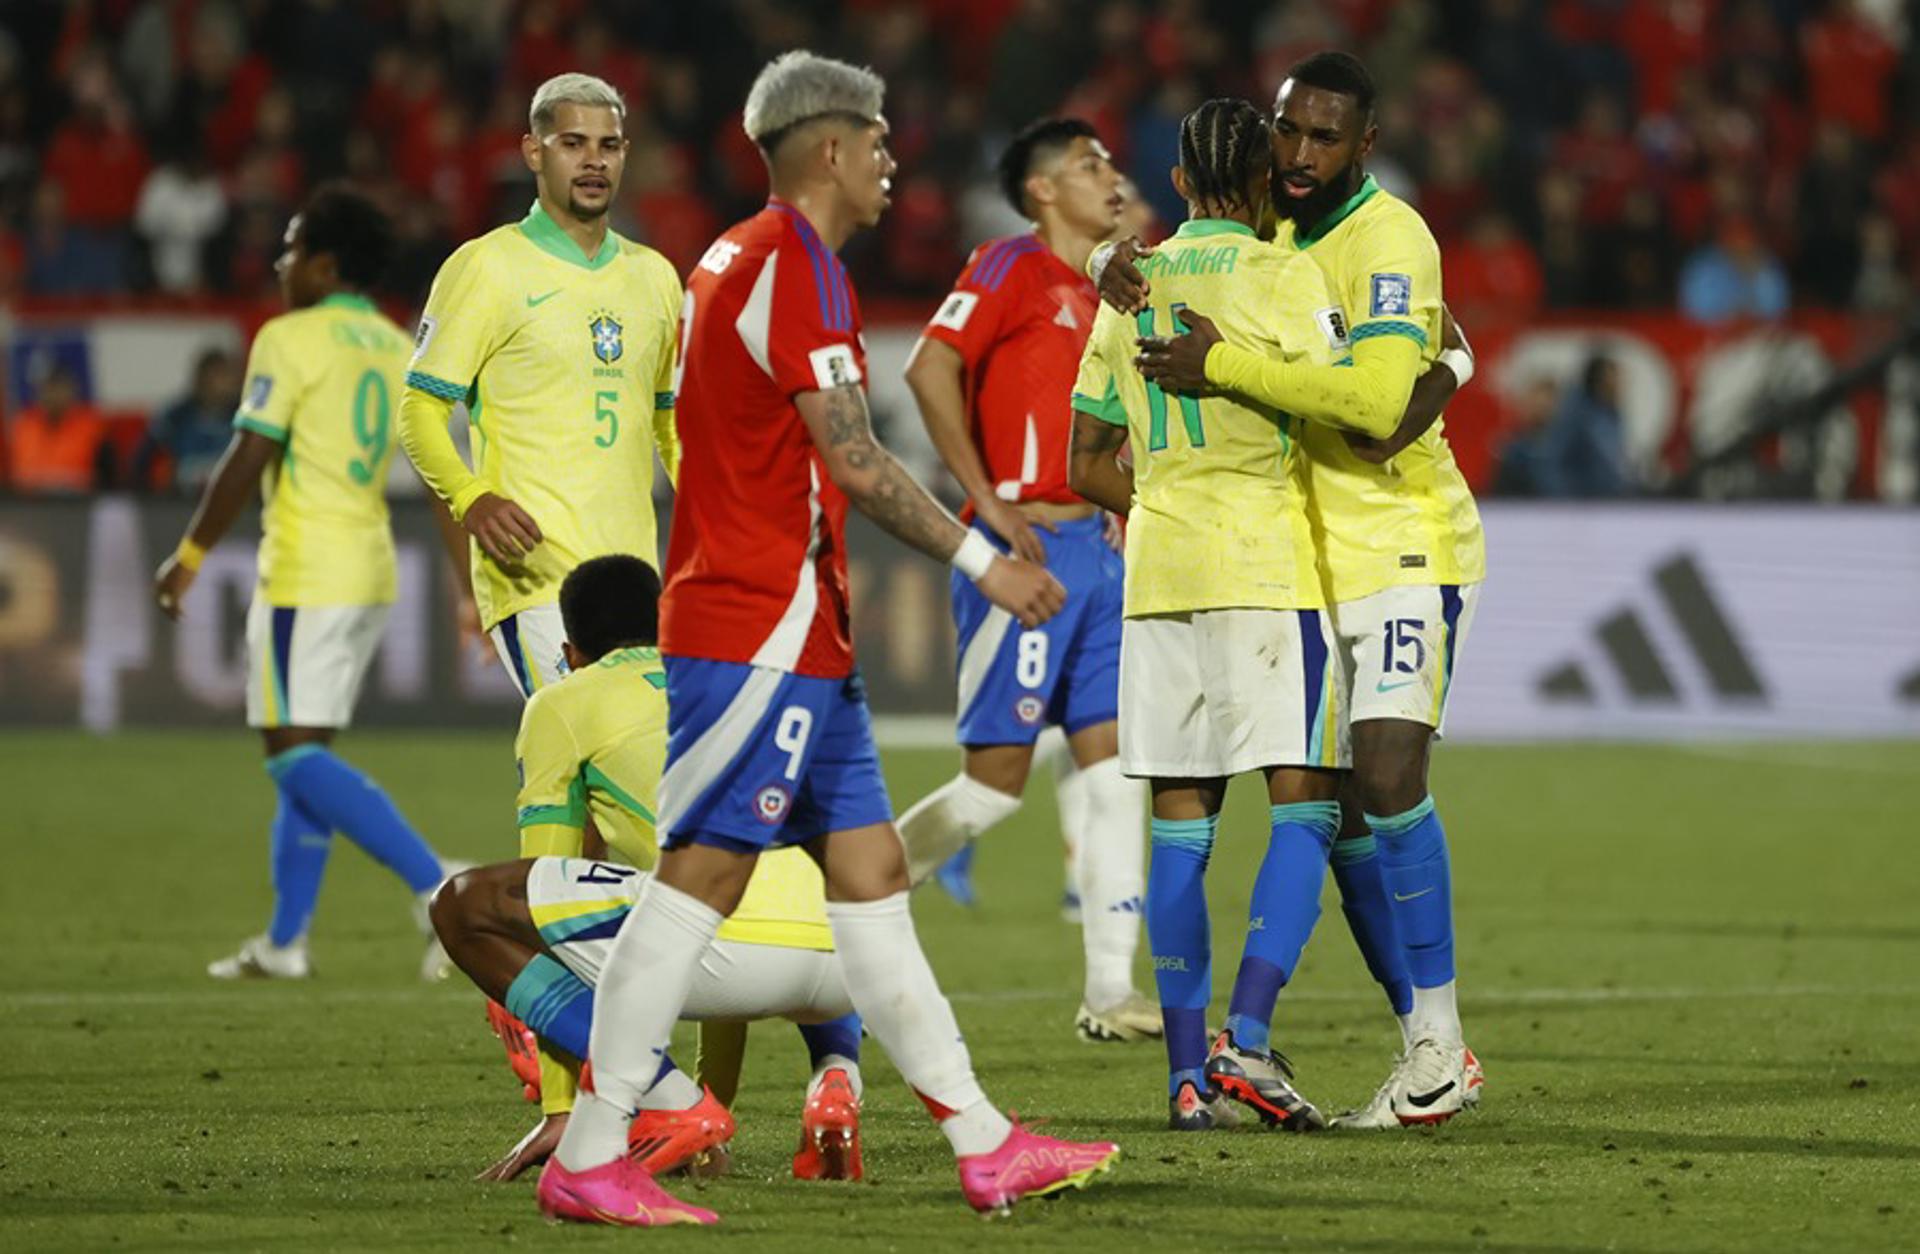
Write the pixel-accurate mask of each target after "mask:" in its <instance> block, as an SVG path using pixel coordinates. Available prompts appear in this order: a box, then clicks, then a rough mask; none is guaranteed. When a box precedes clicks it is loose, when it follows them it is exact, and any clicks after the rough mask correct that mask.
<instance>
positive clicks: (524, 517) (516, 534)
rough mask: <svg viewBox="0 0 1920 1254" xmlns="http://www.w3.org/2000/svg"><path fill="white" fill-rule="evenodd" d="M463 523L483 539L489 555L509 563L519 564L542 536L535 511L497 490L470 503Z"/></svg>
mask: <svg viewBox="0 0 1920 1254" xmlns="http://www.w3.org/2000/svg"><path fill="white" fill-rule="evenodd" d="M460 525H461V526H462V527H463V528H465V529H466V532H467V534H468V535H470V536H472V537H473V538H474V539H475V540H477V541H479V542H480V547H481V548H482V549H483V550H485V552H486V554H487V556H488V557H490V558H492V559H493V560H494V561H496V562H500V563H502V564H503V565H507V566H517V565H519V564H520V561H521V559H523V558H524V557H526V555H527V554H529V553H531V552H533V547H534V545H536V544H539V543H540V541H541V539H542V536H541V534H540V524H539V523H537V522H535V521H533V515H531V514H529V513H527V511H526V510H524V509H521V508H520V507H519V506H518V505H516V504H514V503H513V502H512V501H509V500H508V499H507V498H506V497H504V496H500V495H498V494H496V493H493V492H488V493H485V494H483V495H482V496H481V497H480V499H479V500H477V501H475V502H474V503H473V504H471V505H469V506H467V514H466V517H464V518H462V519H461V520H460Z"/></svg>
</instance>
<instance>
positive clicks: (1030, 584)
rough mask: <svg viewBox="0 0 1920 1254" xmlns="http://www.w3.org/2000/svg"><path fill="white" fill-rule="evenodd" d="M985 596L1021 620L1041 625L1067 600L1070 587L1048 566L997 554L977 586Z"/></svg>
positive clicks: (1026, 624) (1032, 625)
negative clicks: (1062, 583) (1057, 577)
mask: <svg viewBox="0 0 1920 1254" xmlns="http://www.w3.org/2000/svg"><path fill="white" fill-rule="evenodd" d="M976 586H977V587H978V588H979V589H980V593H981V595H983V596H985V597H986V598H987V600H989V601H991V602H993V603H994V604H995V605H997V606H999V607H1000V608H1001V609H1003V610H1005V611H1006V612H1007V613H1009V614H1011V615H1013V616H1014V617H1015V618H1017V619H1019V620H1020V625H1021V626H1022V627H1027V628H1033V627H1038V626H1039V625H1040V624H1041V623H1044V622H1046V621H1047V620H1048V619H1049V618H1052V617H1053V616H1054V615H1055V614H1058V613H1059V612H1060V607H1061V606H1063V605H1065V604H1066V603H1067V590H1066V589H1065V588H1063V587H1061V586H1060V581H1059V580H1058V579H1055V578H1054V577H1053V575H1052V574H1051V573H1050V572H1049V571H1048V570H1047V568H1046V567H1044V566H1036V565H1034V564H1033V563H1032V562H1023V561H1021V560H1020V559H1019V558H1017V557H996V558H994V559H993V565H991V566H989V567H987V573H986V574H984V575H982V576H981V577H980V582H979V583H978V584H977V585H976Z"/></svg>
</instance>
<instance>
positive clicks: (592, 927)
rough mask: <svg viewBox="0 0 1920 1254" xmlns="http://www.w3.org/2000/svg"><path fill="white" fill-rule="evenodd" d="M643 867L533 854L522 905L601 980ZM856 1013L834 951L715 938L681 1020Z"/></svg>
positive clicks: (546, 937) (582, 973)
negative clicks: (537, 856) (524, 901)
mask: <svg viewBox="0 0 1920 1254" xmlns="http://www.w3.org/2000/svg"><path fill="white" fill-rule="evenodd" d="M646 882H647V873H646V872H645V871H636V870H634V869H633V868H632V867H628V866H620V865H619V864H617V863H612V862H593V861H590V860H588V859H585V858H535V859H534V860H533V866H532V867H531V868H530V869H529V870H528V871H527V909H528V911H529V912H530V913H531V914H532V915H533V923H534V926H535V927H537V928H539V930H540V939H541V940H542V941H543V942H544V943H545V944H546V947H547V951H548V952H549V953H551V954H552V955H553V956H554V957H555V958H558V959H559V960H560V961H561V963H563V964H564V965H565V966H566V968H567V969H568V970H569V971H572V972H573V973H574V974H575V975H577V976H579V977H580V978H581V979H582V980H584V981H586V982H587V984H588V985H590V986H598V985H599V983H600V972H601V970H602V969H603V968H604V967H605V966H606V963H607V958H608V956H609V955H610V954H611V953H612V952H613V942H614V938H615V937H616V936H618V935H619V933H620V925H621V924H623V923H624V922H626V919H627V916H628V914H630V913H631V912H632V911H633V903H634V902H636V901H638V900H639V899H640V890H641V888H642V887H644V886H645V885H646ZM852 1013H853V999H852V998H851V997H849V996H847V984H846V980H845V979H843V978H842V976H841V974H840V959H839V958H838V957H837V956H835V955H834V953H833V952H832V951H831V950H824V949H798V948H793V947H790V946H786V945H755V944H747V943H745V942H742V941H728V940H717V941H715V942H713V943H712V944H711V945H709V946H707V952H706V953H704V954H702V955H701V957H700V970H699V973H698V974H696V975H695V976H694V979H693V987H692V989H691V990H689V992H688V994H687V1001H686V1005H685V1006H684V1007H683V1008H682V1009H681V1011H680V1017H681V1018H682V1019H792V1020H794V1021H796V1022H799V1023H825V1022H827V1021H829V1020H832V1019H838V1018H840V1017H841V1016H842V1015H847V1014H852Z"/></svg>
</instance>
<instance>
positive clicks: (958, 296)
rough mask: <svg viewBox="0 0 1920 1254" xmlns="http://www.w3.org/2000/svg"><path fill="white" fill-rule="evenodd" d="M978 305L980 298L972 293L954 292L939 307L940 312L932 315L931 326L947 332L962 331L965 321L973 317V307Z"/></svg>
mask: <svg viewBox="0 0 1920 1254" xmlns="http://www.w3.org/2000/svg"><path fill="white" fill-rule="evenodd" d="M979 303H980V297H979V296H978V295H977V294H976V293H973V292H955V293H954V294H953V295H951V296H949V297H947V303H946V304H944V305H942V306H940V312H939V313H937V314H935V315H933V325H934V326H936V327H945V328H946V329H947V330H949V331H963V330H965V329H966V326H967V319H968V318H971V317H972V316H973V307H974V306H975V305H977V304H979Z"/></svg>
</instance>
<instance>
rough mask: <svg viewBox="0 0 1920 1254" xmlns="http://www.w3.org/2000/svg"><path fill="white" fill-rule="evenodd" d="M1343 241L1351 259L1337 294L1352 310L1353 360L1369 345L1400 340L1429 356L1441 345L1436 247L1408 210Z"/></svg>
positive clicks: (1377, 221) (1391, 214) (1385, 215)
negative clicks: (1344, 288)
mask: <svg viewBox="0 0 1920 1254" xmlns="http://www.w3.org/2000/svg"><path fill="white" fill-rule="evenodd" d="M1393 208H1394V209H1396V210H1398V211H1396V212H1382V213H1381V214H1379V215H1378V216H1377V217H1375V218H1372V219H1370V220H1369V221H1368V223H1367V226H1368V229H1367V230H1365V231H1354V232H1352V233H1350V235H1349V236H1348V237H1346V238H1345V239H1344V240H1343V241H1342V246H1343V248H1344V249H1345V250H1346V251H1347V252H1349V253H1350V254H1351V256H1349V257H1347V258H1344V259H1343V261H1344V264H1343V265H1342V266H1341V271H1342V273H1343V277H1344V278H1345V280H1346V283H1347V288H1346V290H1345V291H1343V292H1342V293H1341V294H1340V295H1341V298H1342V299H1343V300H1344V301H1345V303H1346V306H1347V308H1348V309H1349V310H1350V311H1352V313H1351V320H1352V327H1351V329H1350V331H1349V334H1350V336H1351V337H1352V340H1353V345H1354V350H1355V360H1356V361H1358V358H1359V348H1360V346H1361V345H1362V344H1364V343H1366V342H1367V341H1369V340H1373V339H1379V338H1381V337H1383V336H1384V337H1389V338H1395V339H1403V340H1406V341H1408V342H1410V343H1412V344H1413V345H1414V346H1415V347H1417V348H1418V349H1419V350H1420V356H1422V357H1431V356H1433V355H1434V354H1435V353H1437V352H1438V351H1439V347H1438V345H1439V340H1440V246H1439V245H1438V244H1436V243H1434V240H1433V235H1432V234H1431V233H1430V232H1429V231H1428V230H1427V227H1426V223H1424V222H1422V221H1421V220H1420V217H1419V215H1418V214H1416V213H1414V212H1412V211H1411V210H1404V209H1401V207H1400V206H1398V205H1395V206H1393Z"/></svg>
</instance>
